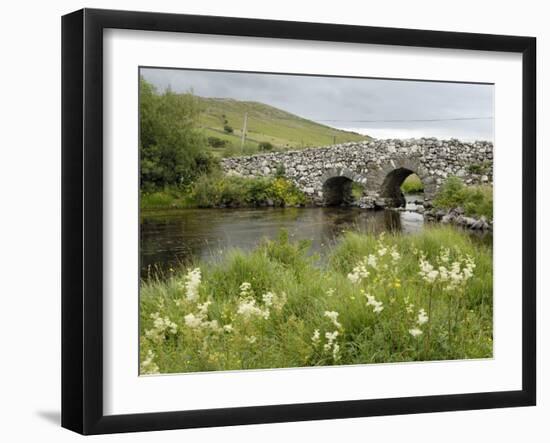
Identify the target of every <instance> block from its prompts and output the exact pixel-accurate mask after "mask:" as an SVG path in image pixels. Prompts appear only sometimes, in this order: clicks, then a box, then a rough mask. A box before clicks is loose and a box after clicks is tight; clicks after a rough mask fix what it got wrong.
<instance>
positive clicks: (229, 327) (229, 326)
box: [223, 324, 233, 333]
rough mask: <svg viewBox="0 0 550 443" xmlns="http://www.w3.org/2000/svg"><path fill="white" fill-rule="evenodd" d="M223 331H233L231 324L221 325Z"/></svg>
mask: <svg viewBox="0 0 550 443" xmlns="http://www.w3.org/2000/svg"><path fill="white" fill-rule="evenodd" d="M223 331H224V332H227V333H230V332H233V325H232V324H227V325H223Z"/></svg>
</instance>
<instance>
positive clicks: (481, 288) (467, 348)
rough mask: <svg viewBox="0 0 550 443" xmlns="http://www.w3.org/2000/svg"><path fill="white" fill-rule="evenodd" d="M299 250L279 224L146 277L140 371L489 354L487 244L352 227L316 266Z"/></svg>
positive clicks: (446, 233)
mask: <svg viewBox="0 0 550 443" xmlns="http://www.w3.org/2000/svg"><path fill="white" fill-rule="evenodd" d="M307 250H308V244H307V243H306V242H299V243H296V242H291V241H289V239H288V236H287V235H286V234H285V233H284V232H283V233H281V235H280V238H279V239H278V240H276V241H270V240H265V241H264V242H263V243H262V244H261V245H259V246H258V247H257V248H256V249H255V250H253V251H251V252H243V251H240V250H233V251H230V252H228V253H227V255H226V257H225V259H224V260H223V261H222V262H219V263H208V264H207V263H197V264H196V265H195V266H194V267H189V268H182V269H179V270H177V271H174V272H173V273H172V275H171V276H170V277H168V278H165V279H163V280H161V279H151V280H148V281H143V282H142V283H141V294H140V297H141V298H140V316H141V322H140V325H141V340H140V354H141V373H142V374H147V373H159V372H160V373H174V372H190V371H214V370H230V369H231V370H235V369H253V368H283V367H304V366H322V365H335V364H337V365H340V364H365V363H382V362H402V361H421V360H447V359H466V358H484V357H491V356H492V252H491V249H489V248H488V247H486V246H483V245H481V244H478V243H475V242H473V241H472V240H471V239H470V237H468V236H467V235H465V234H463V233H460V232H457V231H456V230H453V229H452V228H448V227H434V228H428V229H426V230H425V231H424V232H423V233H421V234H418V235H412V236H400V235H395V236H379V237H374V236H367V235H362V234H357V233H348V234H346V235H345V236H344V238H343V240H342V241H341V242H340V243H339V244H338V245H337V246H335V247H334V248H333V249H332V251H330V254H329V258H328V261H327V263H326V264H325V265H324V266H319V265H317V264H316V263H315V258H312V257H310V256H308V254H307ZM474 265H475V268H474V267H473V266H474ZM430 266H433V268H432V270H431V271H430ZM442 268H444V270H443V269H442ZM467 269H469V270H470V271H472V275H469V274H468V272H469V271H468V272H467ZM430 272H431V273H430ZM434 272H435V274H437V275H435V276H434ZM451 275H454V277H451ZM453 281H454V283H451V282H453Z"/></svg>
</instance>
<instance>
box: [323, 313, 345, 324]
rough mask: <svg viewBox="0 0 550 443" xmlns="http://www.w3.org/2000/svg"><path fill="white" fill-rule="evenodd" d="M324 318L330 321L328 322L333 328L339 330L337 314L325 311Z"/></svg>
mask: <svg viewBox="0 0 550 443" xmlns="http://www.w3.org/2000/svg"><path fill="white" fill-rule="evenodd" d="M324 315H325V317H327V318H328V319H330V321H331V322H332V324H333V325H334V326H336V327H337V328H341V327H342V325H341V324H340V322H339V321H338V315H339V314H338V312H336V311H325V314H324Z"/></svg>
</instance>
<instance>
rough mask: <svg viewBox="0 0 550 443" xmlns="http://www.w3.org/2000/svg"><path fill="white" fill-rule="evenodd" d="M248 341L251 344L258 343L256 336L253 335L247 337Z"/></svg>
mask: <svg viewBox="0 0 550 443" xmlns="http://www.w3.org/2000/svg"><path fill="white" fill-rule="evenodd" d="M246 341H247V342H248V343H250V344H253V343H256V336H254V335H251V336H249V337H246Z"/></svg>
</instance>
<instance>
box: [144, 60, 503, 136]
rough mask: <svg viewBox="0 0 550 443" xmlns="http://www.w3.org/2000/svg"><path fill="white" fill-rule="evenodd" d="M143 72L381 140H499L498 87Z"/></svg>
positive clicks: (181, 87)
mask: <svg viewBox="0 0 550 443" xmlns="http://www.w3.org/2000/svg"><path fill="white" fill-rule="evenodd" d="M141 75H143V77H144V78H145V79H147V80H148V81H150V82H151V83H153V84H154V85H155V86H156V87H157V88H159V90H164V89H166V88H167V87H170V88H171V89H172V90H173V91H175V92H187V91H191V90H192V91H193V92H194V93H195V94H197V95H200V96H203V97H226V98H234V99H237V100H247V101H257V102H262V103H266V104H268V105H271V106H275V107H277V108H280V109H283V110H285V111H287V112H291V113H293V114H296V115H299V116H301V117H305V118H308V119H311V120H315V121H318V122H321V123H323V124H327V125H329V126H333V127H338V128H342V129H350V130H356V131H357V132H362V133H366V134H369V135H372V136H375V137H380V138H385V137H393V136H392V134H395V136H394V137H396V138H397V137H401V138H403V137H421V136H425V137H431V136H435V137H439V138H450V137H455V138H459V139H464V140H474V139H485V140H492V139H493V126H494V122H493V120H492V117H493V115H494V86H493V85H487V84H467V83H448V82H432V81H429V82H428V81H409V80H407V81H403V80H387V79H368V78H347V77H346V78H342V77H320V76H303V75H286V74H262V73H238V72H227V71H198V70H183V69H156V68H147V69H142V70H141ZM470 118H476V119H472V120H470ZM479 118H482V119H479ZM392 120H393V121H392ZM395 120H400V121H397V122H396V121H395ZM411 120H414V121H411ZM425 120H429V121H425Z"/></svg>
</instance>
